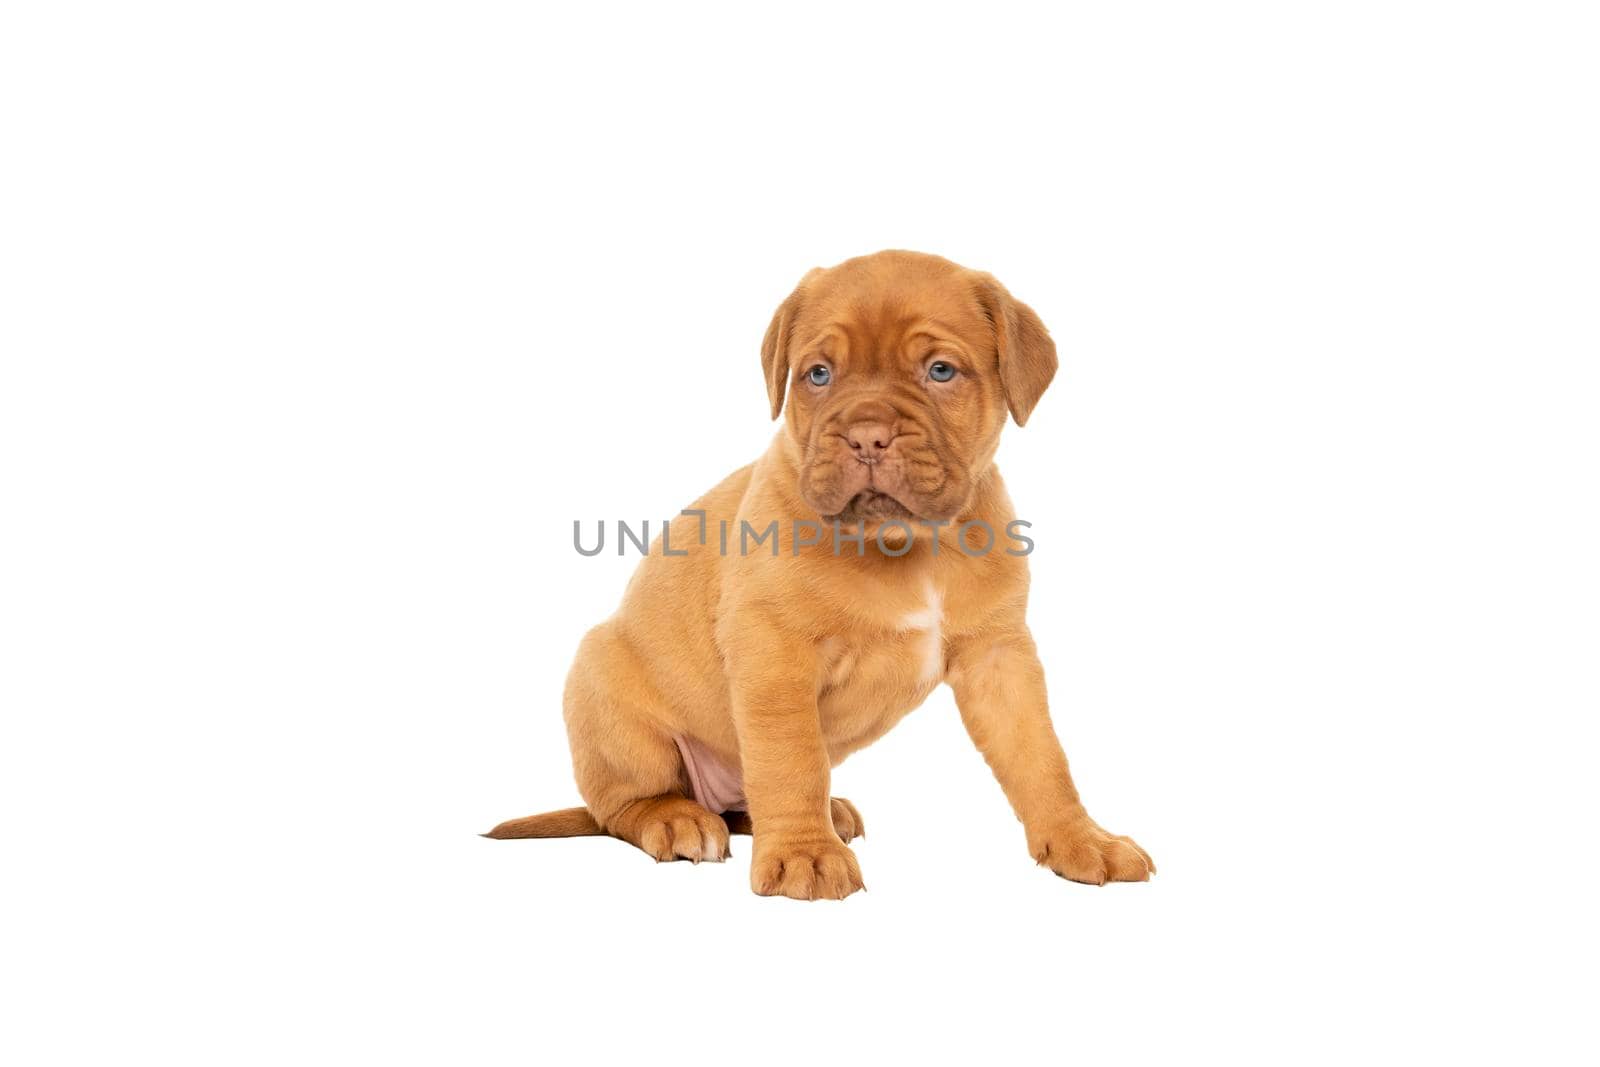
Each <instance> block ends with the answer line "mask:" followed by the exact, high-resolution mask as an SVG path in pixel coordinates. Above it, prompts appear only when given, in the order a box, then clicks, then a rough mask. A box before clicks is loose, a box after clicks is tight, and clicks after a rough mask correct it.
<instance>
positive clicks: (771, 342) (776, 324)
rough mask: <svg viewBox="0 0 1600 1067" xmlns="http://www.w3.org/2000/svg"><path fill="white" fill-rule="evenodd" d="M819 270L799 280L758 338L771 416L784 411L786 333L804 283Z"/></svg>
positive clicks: (791, 325)
mask: <svg viewBox="0 0 1600 1067" xmlns="http://www.w3.org/2000/svg"><path fill="white" fill-rule="evenodd" d="M821 272H822V268H821V267H817V268H815V269H813V270H811V271H808V272H807V273H806V276H805V277H804V278H801V279H800V284H799V285H797V286H795V288H794V292H792V293H790V294H789V296H788V298H787V299H786V300H784V302H783V303H781V304H779V305H778V310H777V311H776V312H774V313H773V315H772V322H771V323H770V324H769V325H768V326H767V335H766V336H765V337H764V338H762V339H761V370H762V372H763V373H764V374H766V376H767V399H768V400H769V401H771V403H772V417H773V418H777V417H778V415H779V414H780V413H782V411H783V394H784V392H785V391H786V390H787V389H788V387H789V332H790V331H791V330H793V329H794V320H795V317H796V316H798V315H799V314H800V308H801V306H802V305H803V304H804V302H805V291H806V282H808V281H810V280H811V279H812V278H814V277H815V276H816V275H818V274H820V273H821Z"/></svg>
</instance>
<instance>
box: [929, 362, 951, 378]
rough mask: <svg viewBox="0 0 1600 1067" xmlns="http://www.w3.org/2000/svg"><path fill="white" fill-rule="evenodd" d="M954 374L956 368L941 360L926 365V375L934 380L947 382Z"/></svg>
mask: <svg viewBox="0 0 1600 1067" xmlns="http://www.w3.org/2000/svg"><path fill="white" fill-rule="evenodd" d="M955 376H956V369H955V368H954V367H952V366H951V365H950V364H948V363H946V362H944V361H943V360H940V361H939V362H937V363H931V364H929V365H928V377H930V378H932V379H933V380H934V381H936V382H948V381H949V380H950V379H951V378H954V377H955Z"/></svg>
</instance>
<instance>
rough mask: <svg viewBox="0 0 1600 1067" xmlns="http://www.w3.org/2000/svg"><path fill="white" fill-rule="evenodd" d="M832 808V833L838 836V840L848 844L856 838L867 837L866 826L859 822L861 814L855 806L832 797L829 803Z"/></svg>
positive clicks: (839, 798) (842, 799) (840, 798)
mask: <svg viewBox="0 0 1600 1067" xmlns="http://www.w3.org/2000/svg"><path fill="white" fill-rule="evenodd" d="M829 803H830V804H831V805H832V807H833V832H834V833H836V834H838V835H839V840H840V841H843V842H844V843H845V844H849V843H850V842H851V841H854V840H855V839H856V838H858V837H866V836H867V824H866V823H865V822H863V821H862V820H861V813H860V812H859V811H857V810H856V806H855V805H854V804H852V803H850V802H849V801H848V800H846V799H845V798H844V797H833V798H831V800H830V801H829Z"/></svg>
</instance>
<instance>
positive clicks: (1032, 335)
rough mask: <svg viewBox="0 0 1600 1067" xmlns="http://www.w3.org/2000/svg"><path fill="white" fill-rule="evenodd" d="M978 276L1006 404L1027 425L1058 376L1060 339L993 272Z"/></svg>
mask: <svg viewBox="0 0 1600 1067" xmlns="http://www.w3.org/2000/svg"><path fill="white" fill-rule="evenodd" d="M978 279H979V280H978V300H979V302H980V303H981V304H982V305H983V311H984V314H986V315H987V316H989V322H990V323H991V324H992V325H993V326H994V339H995V349H996V351H997V352H998V353H999V355H1000V385H1001V387H1002V388H1004V389H1005V394H1006V406H1007V407H1009V408H1010V409H1011V417H1012V418H1013V419H1015V420H1016V422H1017V425H1018V426H1023V425H1025V424H1026V423H1027V421H1028V415H1029V413H1031V412H1032V411H1033V406H1034V405H1035V404H1037V403H1038V402H1039V397H1040V396H1042V395H1043V394H1044V391H1045V387H1046V386H1048V385H1049V384H1050V379H1051V378H1054V377H1055V376H1056V343H1055V342H1054V341H1052V340H1050V331H1049V330H1046V329H1045V328H1044V323H1043V322H1041V321H1040V320H1039V316H1038V315H1037V314H1035V313H1034V310H1033V309H1032V308H1031V307H1029V306H1028V305H1027V304H1024V303H1023V302H1022V301H1020V300H1018V299H1016V298H1015V297H1013V296H1012V295H1011V294H1010V293H1008V292H1006V287H1005V286H1003V285H1001V284H1000V283H999V282H998V281H996V280H995V278H994V276H993V275H989V274H980V275H979V276H978Z"/></svg>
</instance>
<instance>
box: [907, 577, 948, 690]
mask: <svg viewBox="0 0 1600 1067" xmlns="http://www.w3.org/2000/svg"><path fill="white" fill-rule="evenodd" d="M926 596H927V603H926V604H925V606H924V607H923V609H922V610H921V611H912V612H908V613H907V614H905V615H904V616H902V617H901V619H900V628H901V629H902V630H908V631H920V632H921V633H922V635H923V636H922V680H923V681H924V682H925V683H927V684H929V685H931V684H933V683H934V682H937V681H938V680H939V677H940V675H942V674H943V673H944V634H943V626H944V597H943V596H941V595H940V593H939V590H937V589H935V588H934V585H933V583H932V582H929V583H928V586H927V593H926Z"/></svg>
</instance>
